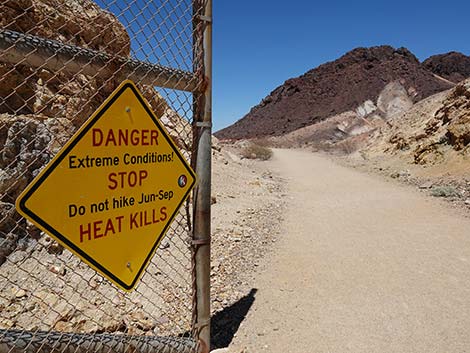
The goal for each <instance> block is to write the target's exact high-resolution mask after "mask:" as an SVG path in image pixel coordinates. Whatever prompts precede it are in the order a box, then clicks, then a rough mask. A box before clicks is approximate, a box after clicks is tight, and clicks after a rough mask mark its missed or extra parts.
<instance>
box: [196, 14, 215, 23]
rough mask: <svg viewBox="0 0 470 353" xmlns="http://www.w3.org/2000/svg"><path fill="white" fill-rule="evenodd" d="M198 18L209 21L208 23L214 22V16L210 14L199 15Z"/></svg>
mask: <svg viewBox="0 0 470 353" xmlns="http://www.w3.org/2000/svg"><path fill="white" fill-rule="evenodd" d="M198 18H199V19H200V20H201V21H204V22H207V23H212V18H211V17H209V16H204V15H199V16H198Z"/></svg>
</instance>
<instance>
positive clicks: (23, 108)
mask: <svg viewBox="0 0 470 353" xmlns="http://www.w3.org/2000/svg"><path fill="white" fill-rule="evenodd" d="M0 13H2V16H1V17H0V27H2V28H7V29H10V30H14V31H17V32H22V33H27V34H32V35H35V36H39V37H42V38H47V39H53V40H57V41H60V42H63V43H65V44H70V45H74V46H80V47H84V48H89V49H93V50H97V51H102V52H106V53H108V54H109V55H112V56H114V55H115V56H123V57H128V56H129V55H130V48H131V41H130V37H129V35H128V33H127V31H126V29H125V27H124V26H123V25H122V24H121V23H120V22H119V21H118V20H117V18H116V17H115V16H114V15H113V14H111V13H109V12H107V11H104V10H102V9H101V8H100V7H99V6H98V5H96V4H95V3H94V2H93V1H90V0H14V1H13V0H12V1H3V2H2V5H0ZM97 76H98V75H97ZM97 76H95V77H91V76H86V75H83V74H75V75H72V74H70V73H68V72H66V71H65V70H63V71H59V72H51V71H50V70H47V69H41V68H30V67H27V66H25V65H22V64H21V63H18V64H17V65H11V64H4V63H0V95H1V97H2V98H3V99H2V100H1V101H0V195H1V199H0V264H1V263H2V262H3V261H4V259H5V256H7V255H8V254H9V253H11V251H13V250H14V248H15V247H16V245H17V243H18V241H19V239H21V238H24V237H25V236H26V235H28V234H29V235H32V236H36V237H37V236H38V234H39V233H38V231H37V229H35V228H34V227H32V226H30V225H27V224H26V222H25V221H24V220H21V217H20V216H19V215H18V214H17V213H16V211H15V209H14V206H13V205H14V202H15V199H16V198H17V196H18V195H19V194H20V192H21V191H22V190H23V189H24V188H25V186H26V185H27V184H28V183H29V182H30V181H31V180H32V179H33V178H34V176H35V175H37V173H38V172H39V170H40V169H41V168H42V167H44V165H45V164H46V163H47V162H48V161H49V160H50V159H51V157H52V156H53V155H54V154H55V153H57V151H58V150H59V149H60V147H61V146H63V145H64V144H65V142H66V141H67V140H68V139H69V138H70V137H71V136H72V135H73V133H74V132H75V130H76V129H77V128H78V127H79V126H81V125H82V124H83V122H84V121H85V120H86V119H87V118H89V117H90V116H91V115H92V113H93V112H94V111H95V110H96V109H97V108H98V107H99V105H100V104H101V103H102V102H103V101H104V100H105V99H106V98H107V97H108V96H109V95H110V94H111V92H112V91H113V90H114V89H115V88H116V87H117V86H118V85H119V84H120V82H118V81H116V80H114V79H113V78H112V77H106V78H104V77H103V78H102V77H97ZM138 87H139V88H140V90H141V91H142V93H143V95H144V97H145V98H146V99H147V101H148V103H149V104H150V106H151V107H152V110H153V111H154V112H155V113H156V115H157V117H160V118H161V121H162V122H163V124H164V125H165V126H166V127H167V128H168V130H169V133H170V135H171V136H172V137H173V139H174V140H175V141H176V143H177V144H178V146H179V147H180V148H183V149H187V148H188V143H186V142H185V140H186V141H187V140H188V139H185V138H184V137H185V136H186V137H188V138H189V136H190V133H191V127H190V126H189V124H188V123H187V121H185V120H184V119H182V118H181V117H179V116H178V114H177V113H176V112H174V111H173V110H172V109H171V108H170V107H169V106H168V104H167V103H166V101H165V100H164V99H163V98H162V97H161V95H160V94H159V93H158V92H157V91H156V90H155V89H154V88H153V87H151V86H143V85H138ZM182 136H183V138H182Z"/></svg>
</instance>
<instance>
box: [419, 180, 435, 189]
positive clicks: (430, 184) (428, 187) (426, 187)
mask: <svg viewBox="0 0 470 353" xmlns="http://www.w3.org/2000/svg"><path fill="white" fill-rule="evenodd" d="M432 186H433V182H432V181H427V182H425V183H423V184H421V185H420V186H419V188H420V189H431V188H432Z"/></svg>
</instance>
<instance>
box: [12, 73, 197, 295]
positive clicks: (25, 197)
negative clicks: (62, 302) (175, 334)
mask: <svg viewBox="0 0 470 353" xmlns="http://www.w3.org/2000/svg"><path fill="white" fill-rule="evenodd" d="M194 183H195V175H194V172H193V171H192V170H191V168H190V167H189V165H188V164H187V162H186V160H185V158H184V157H183V156H182V154H181V153H180V151H178V148H177V147H176V145H175V143H174V142H173V141H172V139H171V137H170V136H169V135H168V133H167V132H166V131H165V128H164V127H163V126H162V125H161V123H160V122H159V121H158V119H157V117H156V116H155V115H154V114H153V112H152V111H151V110H150V108H149V106H148V104H147V103H146V102H145V100H144V98H143V97H142V95H141V94H140V92H139V91H138V89H137V88H136V87H135V85H134V84H133V83H132V82H131V81H125V82H123V83H122V84H121V85H120V86H119V87H118V88H117V89H116V90H115V91H114V92H113V94H112V95H111V96H110V97H109V98H108V99H107V100H106V101H105V102H104V103H103V104H102V105H101V107H100V108H99V109H98V110H97V111H96V112H95V113H94V114H93V115H92V116H91V117H90V119H88V121H87V122H86V123H85V124H84V125H83V126H82V127H81V128H80V129H79V130H78V131H77V133H76V134H75V135H74V136H73V137H72V138H71V139H70V141H69V142H68V143H67V144H66V145H65V146H64V148H63V149H62V150H61V151H60V152H59V153H58V154H57V156H56V157H55V158H54V159H53V160H52V161H51V162H50V163H49V164H48V165H47V166H46V167H45V168H44V170H43V171H42V172H41V173H40V174H39V175H38V176H37V177H36V178H35V179H34V180H33V181H32V182H31V184H30V185H29V186H28V187H27V188H26V190H24V191H23V193H22V194H21V195H20V197H19V198H18V199H17V201H16V206H17V209H18V211H19V212H20V213H21V214H22V215H24V216H25V217H26V218H28V219H29V220H30V221H31V222H33V223H34V224H35V225H37V226H38V227H39V228H41V229H42V230H43V231H45V232H47V233H48V234H50V235H51V236H52V237H54V238H55V239H57V240H58V241H59V242H60V243H61V244H63V245H64V246H65V247H66V248H67V249H69V250H70V251H72V252H73V253H75V254H76V255H78V256H79V257H80V258H82V259H83V260H84V261H85V262H86V263H88V264H89V265H90V266H92V267H93V268H95V269H96V270H97V271H99V272H100V273H101V274H103V275H104V276H105V277H107V278H108V279H109V280H111V281H112V282H113V283H115V284H116V285H118V286H119V287H121V288H123V289H125V290H131V289H132V288H134V286H135V285H136V283H137V280H138V279H139V278H140V276H141V275H142V273H143V271H144V269H145V267H146V265H147V264H148V262H149V261H150V259H151V257H152V255H153V253H154V252H155V250H156V248H157V247H158V245H159V244H160V242H161V240H162V238H163V236H164V235H165V232H166V231H167V230H168V228H169V226H170V224H171V222H172V220H173V218H174V217H175V216H176V214H177V213H178V212H179V209H180V207H181V205H182V204H183V202H184V201H185V199H186V198H187V197H188V195H189V192H190V191H191V189H192V188H193V186H194Z"/></svg>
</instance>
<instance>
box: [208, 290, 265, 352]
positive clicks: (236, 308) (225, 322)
mask: <svg viewBox="0 0 470 353" xmlns="http://www.w3.org/2000/svg"><path fill="white" fill-rule="evenodd" d="M257 291H258V290H257V289H256V288H253V289H252V290H250V293H248V294H247V295H245V296H244V297H242V298H240V300H238V301H237V302H235V303H233V304H232V305H231V306H229V307H227V308H224V310H222V311H219V312H217V313H216V314H215V315H214V316H212V318H211V343H212V344H211V348H212V349H217V348H224V347H228V345H229V344H230V342H232V339H233V336H234V335H235V333H236V332H237V331H238V328H239V327H240V324H241V323H242V321H243V319H245V317H246V314H248V311H249V310H250V308H251V306H252V305H253V303H254V301H255V294H256V292H257Z"/></svg>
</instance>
